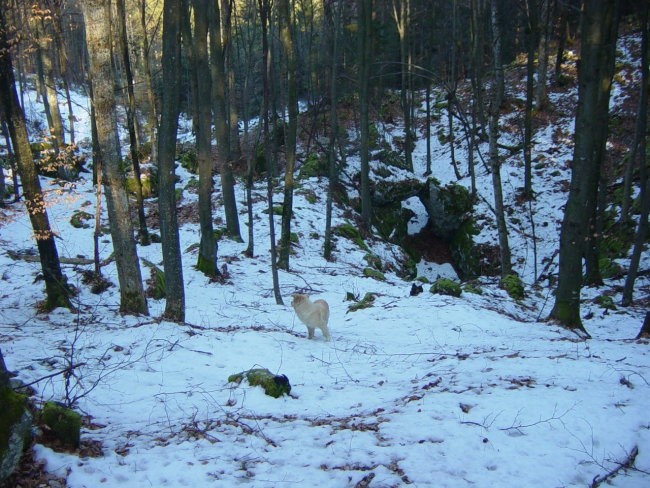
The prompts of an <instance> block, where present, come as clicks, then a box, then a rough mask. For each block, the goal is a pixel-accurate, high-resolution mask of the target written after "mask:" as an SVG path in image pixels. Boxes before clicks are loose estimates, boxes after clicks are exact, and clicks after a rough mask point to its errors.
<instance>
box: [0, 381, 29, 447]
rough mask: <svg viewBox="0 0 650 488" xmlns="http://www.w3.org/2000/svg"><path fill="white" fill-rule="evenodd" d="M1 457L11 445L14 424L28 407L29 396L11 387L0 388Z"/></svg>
mask: <svg viewBox="0 0 650 488" xmlns="http://www.w3.org/2000/svg"><path fill="white" fill-rule="evenodd" d="M0 405H1V406H2V408H0V459H2V458H3V457H4V455H5V452H6V450H7V448H8V447H9V441H10V439H9V437H10V435H11V430H12V426H13V425H14V424H16V423H17V422H19V421H20V419H21V418H22V416H23V415H24V413H25V411H26V409H27V397H26V396H25V395H21V394H20V393H16V392H14V391H13V390H11V389H10V388H0Z"/></svg>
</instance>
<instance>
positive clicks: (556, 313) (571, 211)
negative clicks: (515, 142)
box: [550, 0, 617, 334]
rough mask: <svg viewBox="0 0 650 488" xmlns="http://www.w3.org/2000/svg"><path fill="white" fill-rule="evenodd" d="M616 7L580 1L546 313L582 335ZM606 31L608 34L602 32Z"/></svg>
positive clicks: (604, 2) (593, 0)
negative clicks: (560, 216)
mask: <svg viewBox="0 0 650 488" xmlns="http://www.w3.org/2000/svg"><path fill="white" fill-rule="evenodd" d="M616 7H617V5H616V2H610V1H607V0H590V1H589V2H584V4H583V12H582V26H581V36H582V39H581V53H580V70H579V72H578V85H579V88H578V107H577V113H576V122H575V145H574V150H573V169H572V173H571V186H570V188H569V198H568V200H567V204H566V208H565V211H564V220H563V221H562V231H561V234H560V265H559V276H558V278H559V279H558V286H557V291H556V295H555V296H556V298H555V304H554V306H553V310H552V311H551V314H550V318H551V319H554V320H555V321H557V322H558V323H560V325H562V326H564V327H566V328H569V329H572V330H575V331H578V332H580V333H581V334H586V331H585V329H584V326H583V325H582V320H581V318H580V290H581V287H582V258H583V255H584V252H585V244H584V242H585V241H586V239H587V238H588V235H587V234H588V224H587V220H588V218H589V217H590V216H591V215H593V212H594V210H593V209H594V207H595V205H596V193H597V188H598V181H599V175H600V163H601V159H600V158H598V157H597V152H598V151H599V148H600V146H601V145H602V144H603V143H604V141H603V140H601V139H600V136H602V135H603V134H606V131H603V130H602V125H603V124H604V125H605V126H606V125H607V116H608V113H607V110H606V108H607V104H605V103H601V99H603V98H605V97H606V98H609V87H610V85H611V70H610V69H609V68H608V67H607V66H606V64H607V61H608V56H607V55H606V50H607V49H613V48H614V46H613V45H612V43H614V44H615V42H616V35H615V33H616V19H617V14H616ZM608 32H613V33H614V35H613V36H612V35H610V34H608V35H603V33H608ZM603 109H605V112H604V113H603V112H602V110H603Z"/></svg>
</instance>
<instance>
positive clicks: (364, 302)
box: [347, 292, 375, 312]
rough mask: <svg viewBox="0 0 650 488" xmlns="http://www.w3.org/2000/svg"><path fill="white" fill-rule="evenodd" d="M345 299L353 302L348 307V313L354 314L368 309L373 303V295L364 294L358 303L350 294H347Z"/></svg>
mask: <svg viewBox="0 0 650 488" xmlns="http://www.w3.org/2000/svg"><path fill="white" fill-rule="evenodd" d="M347 297H348V299H351V300H353V301H354V302H355V303H353V304H352V305H350V306H349V307H348V312H356V311H357V310H361V309H364V308H370V307H372V306H373V304H374V303H375V295H374V294H373V293H366V294H365V295H364V297H363V299H361V300H360V301H358V300H356V298H355V297H354V295H353V294H352V293H350V292H348V294H347Z"/></svg>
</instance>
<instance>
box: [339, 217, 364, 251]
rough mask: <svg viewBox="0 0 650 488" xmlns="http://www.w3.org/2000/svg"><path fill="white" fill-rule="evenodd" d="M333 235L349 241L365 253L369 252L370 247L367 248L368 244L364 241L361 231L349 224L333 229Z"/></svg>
mask: <svg viewBox="0 0 650 488" xmlns="http://www.w3.org/2000/svg"><path fill="white" fill-rule="evenodd" d="M332 234H334V235H335V236H339V237H344V238H346V239H349V240H351V241H352V242H354V243H355V244H356V245H357V246H359V247H360V248H361V249H363V250H364V251H369V249H368V246H366V243H365V242H364V241H363V238H362V237H361V233H360V232H359V229H357V228H356V227H355V226H354V225H352V224H350V223H349V222H346V223H345V224H341V225H337V226H336V227H333V228H332Z"/></svg>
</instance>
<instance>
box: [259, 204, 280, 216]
mask: <svg viewBox="0 0 650 488" xmlns="http://www.w3.org/2000/svg"><path fill="white" fill-rule="evenodd" d="M262 213H263V214H266V215H268V214H269V209H268V207H267V208H265V209H264V210H262ZM273 215H276V216H278V217H281V216H282V205H275V206H274V207H273Z"/></svg>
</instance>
